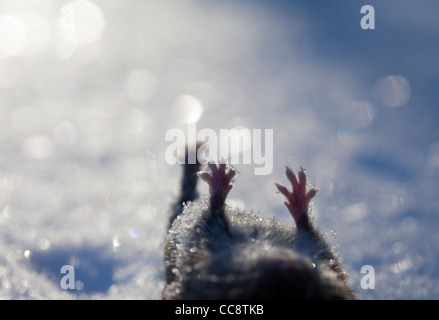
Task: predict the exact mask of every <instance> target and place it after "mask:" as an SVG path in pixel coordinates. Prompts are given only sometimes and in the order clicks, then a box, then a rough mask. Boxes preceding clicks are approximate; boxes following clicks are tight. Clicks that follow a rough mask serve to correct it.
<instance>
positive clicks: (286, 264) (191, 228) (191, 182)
mask: <svg viewBox="0 0 439 320" xmlns="http://www.w3.org/2000/svg"><path fill="white" fill-rule="evenodd" d="M199 170H200V164H198V163H197V164H194V165H184V174H183V180H182V191H181V194H180V198H179V199H178V201H177V202H176V204H175V205H174V207H173V214H172V216H171V218H170V227H169V231H168V235H167V237H166V244H165V266H166V285H165V288H164V290H163V292H162V298H163V299H354V298H355V296H354V294H353V292H352V290H351V289H350V288H349V286H348V284H347V279H346V274H345V272H344V271H343V269H342V267H341V264H340V262H339V260H338V258H337V257H336V256H335V255H334V253H333V252H332V250H331V249H330V247H329V246H328V244H327V243H326V241H325V240H324V237H323V236H322V235H321V234H320V233H319V231H318V230H317V229H315V228H314V227H313V226H312V224H311V222H307V225H306V227H301V226H300V225H299V226H298V227H294V226H293V225H291V226H287V225H284V224H282V223H281V222H279V221H278V220H277V219H275V218H271V219H264V218H260V217H258V216H257V215H255V214H253V213H247V212H241V211H239V210H237V209H231V208H228V207H225V206H224V205H223V203H222V201H221V199H219V200H218V199H216V198H215V194H211V196H210V197H209V198H207V199H201V200H198V201H196V202H193V201H195V200H196V198H197V194H196V184H197V180H198V175H197V172H198V171H199ZM224 200H225V199H224Z"/></svg>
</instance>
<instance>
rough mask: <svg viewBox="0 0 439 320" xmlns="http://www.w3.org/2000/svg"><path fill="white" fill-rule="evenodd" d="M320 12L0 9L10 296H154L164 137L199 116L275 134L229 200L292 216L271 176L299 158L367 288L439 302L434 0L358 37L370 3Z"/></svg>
mask: <svg viewBox="0 0 439 320" xmlns="http://www.w3.org/2000/svg"><path fill="white" fill-rule="evenodd" d="M360 2H361V1H360ZM312 3H313V4H308V3H307V1H295V2H294V1H258V0H257V1H231V0H226V1H195V0H193V1H162V0H160V1H159V0H148V1H140V0H139V1H136V0H128V1H122V0H100V1H97V0H96V1H90V2H89V1H84V0H80V1H72V2H68V1H61V0H40V1H25V0H13V1H12V0H2V1H0V15H1V16H0V104H1V105H0V152H1V155H2V156H1V157H0V179H2V183H1V184H0V209H1V214H0V252H1V254H0V298H2V299H20V298H23V299H72V298H73V299H74V298H80V299H95V298H99V299H119V298H123V299H125V298H129V299H157V298H159V297H160V290H161V288H162V286H163V279H164V277H163V265H162V257H161V250H162V245H163V239H164V236H165V231H166V230H165V228H166V223H167V210H168V206H169V203H170V201H171V200H172V199H173V196H174V195H175V193H176V191H177V188H178V182H179V178H180V170H179V169H180V168H179V167H178V166H172V165H170V164H168V163H167V162H166V161H165V156H164V155H165V151H166V149H167V147H168V146H169V145H170V142H166V141H165V134H166V132H167V131H168V130H169V129H172V128H179V129H182V130H187V129H186V128H187V127H186V125H185V124H183V122H182V120H187V119H198V118H199V120H198V122H197V123H196V126H197V129H203V128H211V129H214V130H216V131H217V132H218V131H219V129H232V128H240V127H244V128H248V129H250V130H252V129H273V132H274V136H273V154H272V159H273V162H274V167H273V171H272V172H271V174H268V175H258V176H256V175H254V171H253V169H254V168H255V167H257V165H256V164H254V162H253V164H251V165H244V164H237V165H236V167H237V169H238V170H239V171H240V175H239V177H238V178H237V181H236V184H235V187H234V188H233V190H232V191H231V193H230V198H231V199H230V200H231V201H230V204H238V205H240V206H244V207H245V208H246V209H252V208H253V209H254V210H255V211H256V212H259V213H260V214H261V215H262V216H266V217H269V216H273V215H274V216H276V217H277V218H278V219H280V220H282V221H284V222H286V223H292V219H291V218H290V217H289V215H288V213H287V211H286V210H285V208H284V207H283V199H282V197H281V196H280V195H279V194H277V193H276V192H275V187H274V182H281V183H285V182H286V179H285V177H284V165H285V164H288V165H290V166H292V167H293V168H295V169H296V170H297V169H298V168H299V166H301V165H302V166H304V167H305V168H306V169H307V170H308V175H309V178H310V182H311V183H312V184H313V185H317V186H319V187H320V191H319V193H318V195H317V197H316V200H315V202H314V207H313V215H314V219H315V223H316V225H318V226H319V227H320V228H321V229H322V231H324V232H326V233H327V234H328V239H329V241H330V242H331V243H332V244H333V245H334V246H335V247H336V250H337V252H338V253H339V255H340V256H341V258H342V259H343V262H344V265H345V266H346V269H347V270H348V272H349V274H350V279H351V283H352V286H353V287H354V289H355V290H356V292H357V295H358V297H359V298H362V299H437V298H439V250H438V245H439V233H437V232H436V230H437V229H438V227H439V217H438V202H437V195H438V193H437V190H438V187H439V183H438V178H439V131H438V130H437V123H438V120H439V112H438V111H437V110H439V108H438V105H437V104H438V103H437V101H438V100H439V99H438V98H439V97H438V93H437V84H438V83H439V81H438V80H439V79H438V78H439V77H438V75H439V73H438V71H439V63H438V62H437V56H438V49H439V43H438V42H437V39H439V20H438V19H437V17H436V13H437V12H438V9H439V5H438V3H437V2H436V1H427V0H424V1H422V5H418V2H416V3H414V2H412V1H408V0H407V1H406V0H404V1H397V0H394V1H390V0H389V1H385V2H384V3H383V2H381V1H368V2H367V4H371V5H373V6H374V8H375V12H376V29H375V30H362V29H361V27H360V19H361V17H362V15H361V14H360V8H361V6H362V5H363V4H360V3H359V2H358V1H355V2H350V1H347V0H346V1H340V0H334V1H313V2H312ZM364 4H366V3H364ZM182 110H183V111H182ZM201 111H202V113H201ZM201 191H202V192H203V191H205V185H204V184H202V185H201ZM63 265H72V266H73V267H74V268H75V280H76V283H75V287H76V289H74V290H63V289H62V288H61V286H60V279H61V277H62V276H63V274H61V273H60V270H61V267H62V266H63ZM364 265H370V266H373V267H374V269H375V289H373V290H372V289H369V290H365V289H362V288H361V285H360V281H361V277H362V276H364V274H361V273H360V270H361V267H362V266H364Z"/></svg>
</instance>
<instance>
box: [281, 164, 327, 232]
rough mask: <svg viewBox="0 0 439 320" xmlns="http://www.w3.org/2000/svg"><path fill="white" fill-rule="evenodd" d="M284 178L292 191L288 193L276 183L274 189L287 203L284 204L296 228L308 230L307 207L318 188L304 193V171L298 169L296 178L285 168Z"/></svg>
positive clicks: (289, 169)
mask: <svg viewBox="0 0 439 320" xmlns="http://www.w3.org/2000/svg"><path fill="white" fill-rule="evenodd" d="M286 176H287V178H288V180H289V181H290V183H291V185H292V187H293V190H292V191H291V192H290V191H289V190H288V189H287V188H286V187H285V186H283V185H281V184H279V183H276V187H277V189H278V190H279V192H280V193H282V194H283V195H284V196H285V197H286V198H287V201H285V202H284V204H285V206H286V207H287V208H288V211H289V212H290V214H291V216H292V217H293V218H294V221H295V222H296V225H297V227H298V228H305V229H309V228H310V223H309V215H308V207H309V202H310V201H311V199H312V198H313V197H314V196H315V195H316V193H317V191H318V188H311V189H310V190H309V191H308V192H307V191H306V171H305V169H303V168H300V170H299V173H298V177H296V175H295V174H294V172H293V171H292V170H291V168H289V167H286Z"/></svg>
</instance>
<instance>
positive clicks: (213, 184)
mask: <svg viewBox="0 0 439 320" xmlns="http://www.w3.org/2000/svg"><path fill="white" fill-rule="evenodd" d="M208 166H209V168H210V171H211V172H210V173H208V172H206V171H203V172H201V173H200V177H201V179H203V180H204V181H206V182H207V184H208V185H209V190H210V197H211V202H212V201H213V203H214V204H215V206H217V207H222V206H223V205H224V203H225V201H226V198H227V195H228V194H229V192H230V190H231V189H232V187H233V186H232V185H231V182H232V179H233V178H234V177H235V175H236V170H235V169H234V168H229V170H228V172H227V173H226V164H225V163H220V164H219V165H216V164H215V163H213V162H209V164H208Z"/></svg>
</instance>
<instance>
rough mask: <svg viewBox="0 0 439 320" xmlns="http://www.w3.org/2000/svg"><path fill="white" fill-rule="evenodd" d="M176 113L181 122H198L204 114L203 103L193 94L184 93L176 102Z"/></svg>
mask: <svg viewBox="0 0 439 320" xmlns="http://www.w3.org/2000/svg"><path fill="white" fill-rule="evenodd" d="M174 114H175V116H176V118H177V119H178V120H179V121H181V122H184V123H196V122H198V120H200V118H201V115H202V114H203V105H202V104H201V101H200V100H198V99H197V98H195V97H193V96H191V95H187V94H186V95H182V96H179V97H178V98H177V99H176V101H175V103H174Z"/></svg>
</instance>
